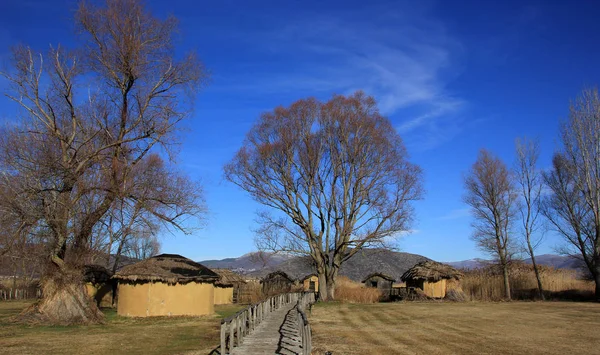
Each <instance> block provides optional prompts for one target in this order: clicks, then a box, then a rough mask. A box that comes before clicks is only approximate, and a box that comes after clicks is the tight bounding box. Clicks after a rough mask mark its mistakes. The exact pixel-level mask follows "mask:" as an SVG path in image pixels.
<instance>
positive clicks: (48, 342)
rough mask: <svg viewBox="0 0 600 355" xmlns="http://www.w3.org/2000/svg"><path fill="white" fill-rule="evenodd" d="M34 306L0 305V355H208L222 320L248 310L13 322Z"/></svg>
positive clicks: (233, 307) (231, 308)
mask: <svg viewBox="0 0 600 355" xmlns="http://www.w3.org/2000/svg"><path fill="white" fill-rule="evenodd" d="M29 304H30V303H28V302H19V301H9V302H0V353H1V354H3V355H4V354H128V355H130V354H131V355H133V354H208V353H209V352H210V351H211V350H212V349H214V348H215V347H217V346H218V343H219V329H220V320H221V318H224V317H227V316H229V315H232V314H233V313H235V312H237V311H238V310H239V309H240V308H242V307H243V306H239V305H227V306H216V307H215V310H216V313H217V314H216V315H215V316H206V317H159V318H126V317H119V316H117V314H116V312H115V311H114V310H105V314H106V320H107V322H106V324H105V325H94V326H70V327H58V326H56V327H55V326H27V325H21V324H14V323H11V322H10V317H11V316H14V315H16V314H18V313H19V312H20V311H21V310H22V309H24V308H25V307H27V306H28V305H29Z"/></svg>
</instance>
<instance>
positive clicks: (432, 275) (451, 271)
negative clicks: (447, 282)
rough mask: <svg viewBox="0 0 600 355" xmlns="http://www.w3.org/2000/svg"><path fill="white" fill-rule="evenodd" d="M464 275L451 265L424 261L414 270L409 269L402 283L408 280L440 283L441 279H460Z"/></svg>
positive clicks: (403, 276)
mask: <svg viewBox="0 0 600 355" xmlns="http://www.w3.org/2000/svg"><path fill="white" fill-rule="evenodd" d="M463 276H464V275H463V274H462V273H461V272H460V271H458V270H456V269H455V268H453V267H452V266H450V265H446V264H442V263H438V262H436V261H431V260H429V261H422V262H420V263H418V264H417V265H415V266H413V267H412V268H410V269H408V271H406V272H405V273H404V275H402V281H406V280H426V281H439V280H441V279H456V280H458V279H460V278H461V277H463Z"/></svg>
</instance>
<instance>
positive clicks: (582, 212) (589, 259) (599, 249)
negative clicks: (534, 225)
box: [543, 89, 600, 301]
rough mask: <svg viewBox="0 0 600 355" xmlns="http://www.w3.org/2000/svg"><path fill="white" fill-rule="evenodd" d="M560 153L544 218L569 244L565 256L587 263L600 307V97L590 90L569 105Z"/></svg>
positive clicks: (550, 180)
mask: <svg viewBox="0 0 600 355" xmlns="http://www.w3.org/2000/svg"><path fill="white" fill-rule="evenodd" d="M561 140H562V145H563V147H562V150H561V151H560V152H558V153H556V154H555V155H554V159H553V170H552V171H551V172H549V173H548V174H545V176H544V178H545V180H546V184H547V185H548V187H549V188H550V190H551V192H552V194H551V195H550V196H549V197H548V199H547V200H546V201H545V203H544V209H543V212H544V215H545V216H546V217H547V218H548V220H549V221H550V222H551V223H552V225H553V226H554V227H555V229H556V230H557V231H558V232H559V234H560V235H562V236H563V238H564V240H565V241H566V242H567V250H568V251H569V252H570V254H571V255H577V256H578V258H579V259H581V260H583V261H584V262H585V265H586V266H587V268H588V270H589V271H590V273H591V275H592V276H593V277H594V280H595V283H596V300H597V301H600V149H599V148H598V147H600V96H599V95H598V90H597V89H586V90H584V91H583V93H582V94H581V95H580V96H579V97H578V98H577V99H576V100H575V101H574V102H573V103H572V104H571V107H570V110H569V119H568V120H567V121H566V122H565V123H564V124H563V125H562V127H561Z"/></svg>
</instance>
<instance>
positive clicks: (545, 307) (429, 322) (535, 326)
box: [310, 302, 600, 355]
mask: <svg viewBox="0 0 600 355" xmlns="http://www.w3.org/2000/svg"><path fill="white" fill-rule="evenodd" d="M310 321H311V325H312V331H313V350H314V353H315V354H323V353H324V352H325V351H332V352H333V354H334V355H337V354H557V355H558V354H600V333H599V332H598V329H600V304H595V303H575V302H544V303H542V302H511V303H479V302H468V303H445V302H444V303H443V302H428V303H408V302H407V303H380V304H369V305H359V304H340V303H331V304H318V305H316V306H315V307H314V308H313V311H312V315H311V317H310Z"/></svg>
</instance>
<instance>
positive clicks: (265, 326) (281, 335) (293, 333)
mask: <svg viewBox="0 0 600 355" xmlns="http://www.w3.org/2000/svg"><path fill="white" fill-rule="evenodd" d="M295 307H296V304H295V303H290V304H286V305H283V306H281V307H280V308H279V309H277V310H275V311H273V312H272V313H271V314H270V315H269V317H268V318H267V319H265V320H264V321H263V322H262V323H260V324H259V325H258V326H257V327H256V329H254V330H253V331H252V332H251V333H250V334H248V335H247V336H245V337H244V340H243V342H242V344H241V346H239V347H235V348H234V349H233V350H232V352H231V354H232V355H259V354H260V355H262V354H282V355H297V354H301V345H302V340H301V337H300V333H299V331H298V325H297V323H298V321H297V316H296V311H295Z"/></svg>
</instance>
